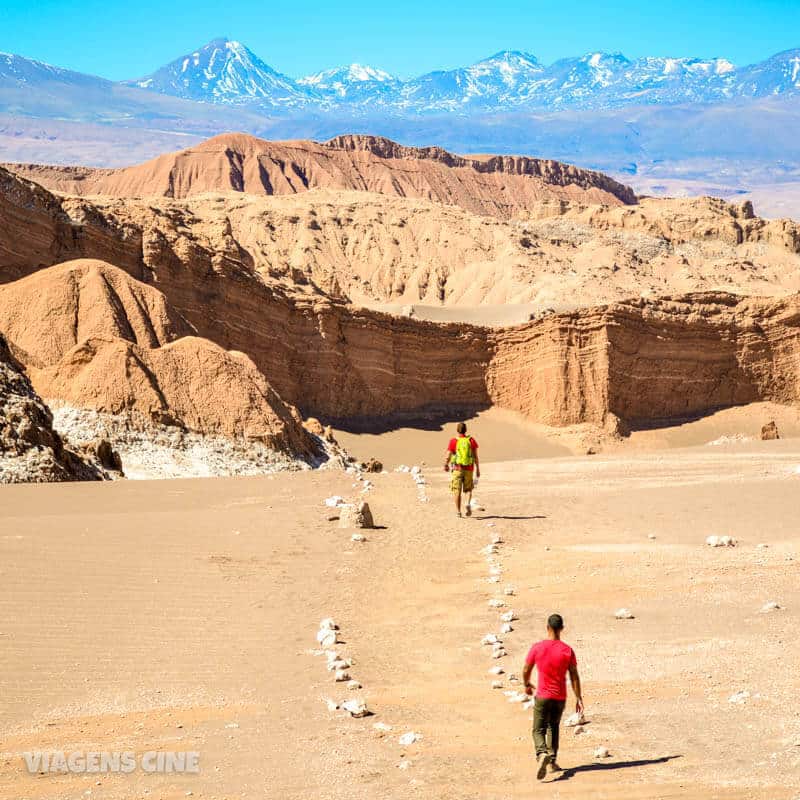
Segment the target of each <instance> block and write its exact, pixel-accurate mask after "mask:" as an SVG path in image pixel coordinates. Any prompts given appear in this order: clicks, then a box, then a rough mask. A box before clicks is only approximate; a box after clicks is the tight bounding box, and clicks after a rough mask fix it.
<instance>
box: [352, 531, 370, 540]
mask: <svg viewBox="0 0 800 800" xmlns="http://www.w3.org/2000/svg"><path fill="white" fill-rule="evenodd" d="M350 539H351V540H352V541H354V542H366V541H367V537H366V536H364V534H363V533H354V534H353V535H352V536H351V537H350Z"/></svg>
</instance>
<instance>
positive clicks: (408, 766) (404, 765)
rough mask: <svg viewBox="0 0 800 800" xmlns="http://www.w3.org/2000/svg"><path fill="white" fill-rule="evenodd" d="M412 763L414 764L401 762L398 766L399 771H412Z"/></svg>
mask: <svg viewBox="0 0 800 800" xmlns="http://www.w3.org/2000/svg"><path fill="white" fill-rule="evenodd" d="M412 763H413V762H411V761H401V762H400V763H399V764H398V765H397V769H402V770H406V769H411V764H412Z"/></svg>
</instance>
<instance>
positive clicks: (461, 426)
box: [456, 422, 467, 436]
mask: <svg viewBox="0 0 800 800" xmlns="http://www.w3.org/2000/svg"><path fill="white" fill-rule="evenodd" d="M456 430H457V431H458V433H459V434H460V435H461V436H463V435H464V434H465V433H466V432H467V423H466V422H459V423H458V425H456Z"/></svg>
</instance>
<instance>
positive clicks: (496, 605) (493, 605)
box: [489, 597, 506, 608]
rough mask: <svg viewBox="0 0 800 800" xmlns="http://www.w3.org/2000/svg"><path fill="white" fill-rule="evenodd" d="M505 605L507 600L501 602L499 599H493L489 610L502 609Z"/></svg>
mask: <svg viewBox="0 0 800 800" xmlns="http://www.w3.org/2000/svg"><path fill="white" fill-rule="evenodd" d="M505 604H506V602H505V600H501V599H500V598H499V597H493V598H492V599H491V600H490V601H489V608H502V607H503V606H504V605H505Z"/></svg>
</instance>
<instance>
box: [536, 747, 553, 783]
mask: <svg viewBox="0 0 800 800" xmlns="http://www.w3.org/2000/svg"><path fill="white" fill-rule="evenodd" d="M537 761H538V762H539V769H538V770H537V771H536V780H537V781H540V780H543V779H544V776H545V775H546V774H547V765H548V764H549V763H550V756H549V755H547V753H542V754H541V755H540V756H539V757H538V759H537Z"/></svg>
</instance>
